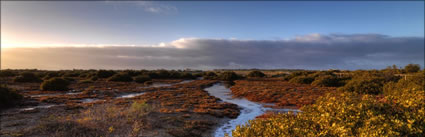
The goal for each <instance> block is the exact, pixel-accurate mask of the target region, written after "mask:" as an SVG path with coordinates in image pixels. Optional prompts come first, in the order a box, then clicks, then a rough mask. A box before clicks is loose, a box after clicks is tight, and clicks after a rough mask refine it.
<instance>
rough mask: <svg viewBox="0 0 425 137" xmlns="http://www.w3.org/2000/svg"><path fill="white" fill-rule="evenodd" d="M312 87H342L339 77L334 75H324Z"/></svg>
mask: <svg viewBox="0 0 425 137" xmlns="http://www.w3.org/2000/svg"><path fill="white" fill-rule="evenodd" d="M311 85H314V86H321V87H338V86H340V84H339V80H338V78H337V77H335V76H332V75H323V76H319V77H317V78H316V79H315V80H314V81H313V82H312V83H311Z"/></svg>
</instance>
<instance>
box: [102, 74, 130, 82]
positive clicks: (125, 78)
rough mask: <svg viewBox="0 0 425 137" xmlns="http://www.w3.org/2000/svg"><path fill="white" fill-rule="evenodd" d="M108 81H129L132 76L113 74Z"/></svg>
mask: <svg viewBox="0 0 425 137" xmlns="http://www.w3.org/2000/svg"><path fill="white" fill-rule="evenodd" d="M108 81H120V82H131V81H133V78H131V77H130V76H129V75H128V74H115V75H113V76H112V77H110V78H109V79H108Z"/></svg>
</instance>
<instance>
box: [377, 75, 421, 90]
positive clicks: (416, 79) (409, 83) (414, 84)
mask: <svg viewBox="0 0 425 137" xmlns="http://www.w3.org/2000/svg"><path fill="white" fill-rule="evenodd" d="M411 89H413V90H425V72H419V73H416V74H414V75H413V76H408V77H406V78H402V79H400V80H399V81H398V82H388V83H386V84H385V85H384V89H383V90H384V94H386V95H399V94H402V93H403V92H406V91H410V90H411Z"/></svg>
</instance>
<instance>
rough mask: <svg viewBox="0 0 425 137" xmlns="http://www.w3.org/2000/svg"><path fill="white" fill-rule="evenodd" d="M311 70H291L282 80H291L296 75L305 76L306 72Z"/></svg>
mask: <svg viewBox="0 0 425 137" xmlns="http://www.w3.org/2000/svg"><path fill="white" fill-rule="evenodd" d="M311 73H312V72H309V71H296V72H292V73H291V74H289V75H287V76H285V77H283V80H291V79H292V78H295V77H298V76H307V75H308V74H311Z"/></svg>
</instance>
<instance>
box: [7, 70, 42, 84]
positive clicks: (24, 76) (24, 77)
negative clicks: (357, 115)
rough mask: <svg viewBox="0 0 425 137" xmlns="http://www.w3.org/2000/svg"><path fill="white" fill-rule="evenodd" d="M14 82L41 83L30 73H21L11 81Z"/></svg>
mask: <svg viewBox="0 0 425 137" xmlns="http://www.w3.org/2000/svg"><path fill="white" fill-rule="evenodd" d="M13 81H14V82H41V80H40V78H38V77H37V76H35V74H34V73H31V72H23V73H21V75H19V76H17V77H15V79H13Z"/></svg>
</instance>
